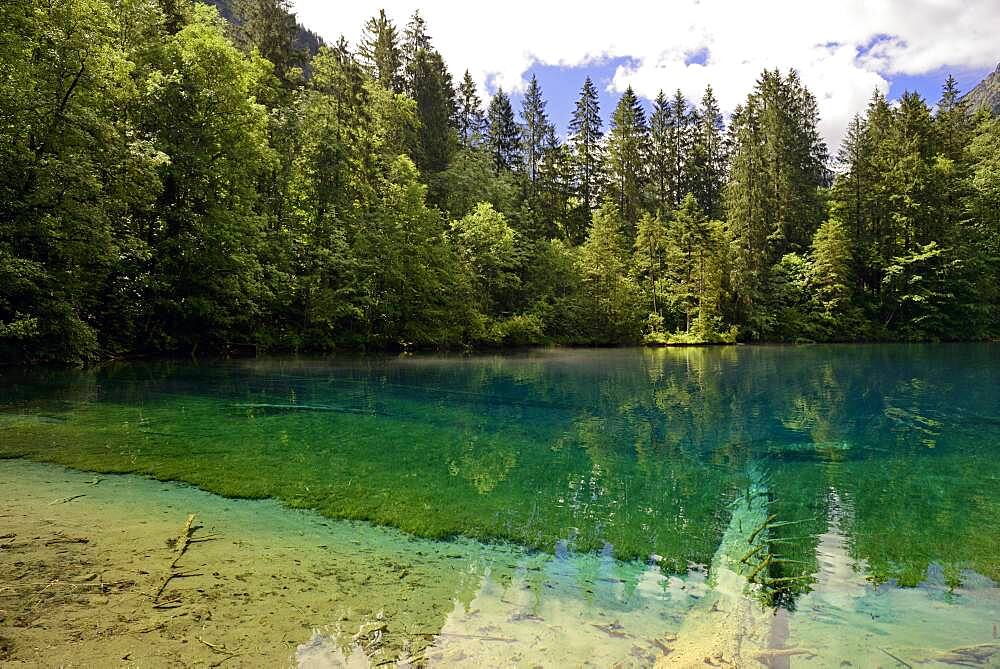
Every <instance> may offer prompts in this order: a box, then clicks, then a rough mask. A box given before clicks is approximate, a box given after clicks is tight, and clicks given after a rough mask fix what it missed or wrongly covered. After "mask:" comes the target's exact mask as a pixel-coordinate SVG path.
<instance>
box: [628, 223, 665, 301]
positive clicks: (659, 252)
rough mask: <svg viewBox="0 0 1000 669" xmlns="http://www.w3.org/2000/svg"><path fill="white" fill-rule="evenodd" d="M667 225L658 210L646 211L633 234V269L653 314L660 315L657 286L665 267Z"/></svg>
mask: <svg viewBox="0 0 1000 669" xmlns="http://www.w3.org/2000/svg"><path fill="white" fill-rule="evenodd" d="M667 241H668V235H667V225H666V223H665V222H664V221H663V218H662V216H661V214H660V212H657V213H656V215H655V216H654V215H653V214H650V213H649V212H646V213H644V214H643V215H642V217H641V218H640V219H639V224H638V226H637V227H636V234H635V256H634V263H635V270H636V275H637V276H638V279H639V283H640V285H641V286H643V287H644V288H645V290H647V291H648V293H649V299H650V306H651V307H652V312H651V313H653V314H656V315H657V316H659V315H660V310H661V306H660V303H659V299H658V296H657V287H658V285H659V283H660V282H661V281H662V280H663V277H664V275H665V273H666V268H667V248H668V244H667Z"/></svg>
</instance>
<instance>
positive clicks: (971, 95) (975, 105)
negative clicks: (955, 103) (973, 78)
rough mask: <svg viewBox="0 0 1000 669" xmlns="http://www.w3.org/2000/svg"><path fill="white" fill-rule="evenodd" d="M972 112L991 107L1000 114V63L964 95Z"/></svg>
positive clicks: (964, 100)
mask: <svg viewBox="0 0 1000 669" xmlns="http://www.w3.org/2000/svg"><path fill="white" fill-rule="evenodd" d="M962 102H964V103H965V104H966V106H967V107H968V109H969V113H970V114H974V113H976V112H977V111H979V110H980V109H989V110H990V111H992V112H993V114H994V115H1000V65H998V66H997V69H996V70H995V71H994V72H993V73H992V74H990V75H989V76H987V77H986V78H985V79H983V80H982V81H980V82H979V83H978V84H976V87H975V88H973V89H972V90H971V91H969V92H968V93H966V94H965V95H964V96H963V97H962Z"/></svg>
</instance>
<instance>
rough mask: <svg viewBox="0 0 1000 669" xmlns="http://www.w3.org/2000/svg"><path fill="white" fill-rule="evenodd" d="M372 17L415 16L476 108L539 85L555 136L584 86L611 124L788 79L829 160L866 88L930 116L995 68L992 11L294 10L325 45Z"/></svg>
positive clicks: (672, 2) (763, 1) (341, 5)
mask: <svg viewBox="0 0 1000 669" xmlns="http://www.w3.org/2000/svg"><path fill="white" fill-rule="evenodd" d="M380 7H384V8H385V10H386V13H387V15H388V16H389V17H390V18H391V19H393V20H394V21H395V22H396V24H397V25H398V26H399V27H400V30H402V27H403V26H404V25H405V24H406V22H407V20H408V18H409V16H410V15H411V14H412V13H413V11H414V10H415V9H419V10H420V12H421V14H422V15H423V17H424V19H425V20H426V23H427V26H428V29H429V32H430V34H431V37H432V39H433V43H434V45H435V46H436V47H437V48H438V50H440V51H441V53H442V54H443V55H444V57H445V60H446V62H447V63H448V66H449V68H450V69H451V70H452V73H453V74H454V75H455V77H456V79H457V78H459V77H461V75H462V73H463V72H464V71H465V70H466V69H468V70H469V71H470V72H471V74H472V75H473V78H474V79H475V80H476V81H477V82H478V83H479V85H480V87H481V91H482V93H483V95H484V96H489V95H490V94H491V93H492V92H494V91H495V90H496V86H498V85H502V86H503V87H504V90H506V91H507V92H508V93H510V94H512V97H513V98H514V102H515V109H519V107H520V92H521V91H523V90H524V86H525V85H526V83H527V81H528V79H529V78H530V76H531V74H532V73H534V74H536V75H537V76H538V79H539V82H540V84H541V86H542V90H543V92H544V94H545V97H546V99H547V100H548V111H549V114H550V117H551V118H552V119H553V121H554V122H555V123H556V125H557V127H558V129H559V131H560V134H565V132H566V124H567V122H568V119H569V115H570V113H571V111H572V108H573V104H574V102H575V100H576V98H577V95H578V93H579V90H580V87H581V85H582V84H583V80H584V78H585V77H586V76H587V75H588V74H589V75H590V76H591V77H592V78H593V79H594V81H595V83H596V84H597V86H598V88H599V90H600V91H601V107H602V111H603V112H604V115H605V119H607V116H608V115H609V114H610V112H611V110H612V109H613V107H614V105H615V103H616V102H617V100H618V97H619V96H620V94H621V92H622V91H624V90H625V88H626V87H627V86H632V87H633V88H634V89H635V91H636V92H637V93H638V94H639V95H640V96H641V97H642V98H644V99H646V100H647V101H648V100H650V99H652V98H653V97H655V95H656V92H657V91H658V90H659V89H660V88H663V89H664V90H665V91H666V92H667V93H668V94H669V93H670V92H671V91H673V90H675V89H677V88H680V89H681V90H682V91H683V92H684V94H685V95H686V96H687V97H688V98H689V99H694V100H696V99H698V98H700V97H701V94H702V92H703V91H704V88H705V85H706V84H711V85H712V87H713V89H714V90H715V93H716V96H717V97H718V99H719V101H720V103H721V106H722V109H723V112H725V113H728V112H730V111H731V110H732V109H733V108H734V107H735V106H736V105H737V104H739V103H740V102H741V101H742V100H744V99H745V98H746V95H747V93H748V92H749V91H750V89H751V88H752V87H753V84H754V81H755V80H756V78H757V76H758V75H759V74H760V72H761V70H762V69H764V68H775V67H778V68H780V69H782V70H786V69H788V68H791V67H794V68H795V69H796V70H798V71H799V74H800V76H801V77H802V80H803V81H804V82H805V84H806V85H807V86H809V88H810V90H812V91H813V93H814V94H815V95H816V97H817V101H818V104H819V109H820V115H821V124H820V130H821V132H822V133H823V135H824V137H825V138H826V139H827V142H828V143H829V144H830V145H831V149H832V151H836V148H837V146H838V145H839V142H840V139H841V137H842V136H843V132H844V129H845V128H846V125H847V123H848V122H849V120H850V118H851V116H853V115H854V114H855V113H857V112H860V111H863V110H864V108H865V105H866V104H867V101H868V100H869V99H870V97H871V94H872V91H873V90H875V89H878V90H881V91H882V92H884V93H886V94H887V95H888V96H889V97H890V98H896V97H898V96H899V95H900V94H901V93H902V92H903V91H904V90H908V89H909V90H916V91H917V92H919V93H920V94H921V95H923V96H924V97H925V98H926V99H927V100H928V101H929V102H930V103H932V104H933V103H934V102H936V101H937V99H938V97H939V93H940V87H941V84H942V83H943V81H944V78H945V76H947V74H948V73H949V72H951V73H953V74H954V75H955V76H956V78H957V79H958V81H959V84H960V86H961V88H963V89H964V90H968V89H969V88H971V87H972V86H974V85H975V83H976V82H978V81H979V80H980V79H982V77H984V76H985V75H986V74H987V73H989V72H991V71H992V70H993V69H994V68H996V65H997V62H998V61H1000V41H998V40H997V39H996V29H997V27H998V26H1000V0H835V1H833V2H831V1H830V0H757V1H756V2H750V1H747V0H633V1H632V2H629V3H627V4H623V5H607V4H602V5H591V4H588V3H586V2H583V1H582V0H575V1H574V2H572V3H570V2H561V1H558V0H556V1H548V2H539V1H538V0H506V2H504V3H475V4H471V5H470V4H464V5H462V4H456V3H454V2H453V1H448V0H425V1H424V2H419V3H418V2H414V1H413V0H385V1H384V2H337V1H335V0H293V9H294V11H296V13H297V14H298V17H299V21H300V22H301V23H302V24H303V25H305V26H307V27H308V28H310V29H312V30H314V31H316V32H317V33H319V34H320V35H322V36H323V37H324V38H325V39H326V40H327V41H334V40H336V39H337V38H338V37H339V36H340V35H344V36H345V37H347V39H348V40H349V41H351V42H356V41H357V40H358V38H359V37H360V35H361V30H362V26H363V25H364V23H365V21H366V20H367V19H368V18H369V17H371V16H373V15H375V14H377V13H378V10H379V8H380Z"/></svg>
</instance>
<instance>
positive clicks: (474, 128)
mask: <svg viewBox="0 0 1000 669" xmlns="http://www.w3.org/2000/svg"><path fill="white" fill-rule="evenodd" d="M457 104H458V122H457V125H458V138H459V141H460V142H461V143H462V146H463V147H465V148H466V149H471V148H474V147H476V146H478V145H479V142H480V141H481V140H482V137H483V133H484V131H485V128H486V118H485V117H484V116H483V101H482V100H481V99H480V98H479V93H478V91H477V90H476V84H475V82H474V81H473V80H472V75H471V74H469V71H468V70H466V71H465V75H464V76H463V77H462V83H461V84H459V86H458V103H457Z"/></svg>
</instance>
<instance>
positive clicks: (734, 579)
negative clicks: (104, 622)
mask: <svg viewBox="0 0 1000 669" xmlns="http://www.w3.org/2000/svg"><path fill="white" fill-rule="evenodd" d="M998 389H1000V345H996V344H961V345H957V344H956V345H878V346H874V345H873V346H853V345H852V346H846V345H845V346H799V347H778V346H729V347H712V348H670V349H607V350H584V349H571V350H564V349H551V350H550V349H545V350H532V351H526V352H519V353H510V354H502V355H500V354H498V355H469V356H463V355H404V356H398V357H395V356H394V357H383V356H376V357H352V356H343V357H330V358H322V359H318V358H263V359H255V360H227V361H217V362H197V363H196V362H183V361H156V362H132V363H122V364H110V365H105V366H102V367H99V368H95V369H88V370H65V369H60V370H55V369H35V370H28V371H25V370H5V371H4V372H3V374H2V376H0V458H8V459H15V458H16V459H24V460H29V461H34V462H38V463H52V464H56V465H63V466H66V467H70V468H73V469H75V470H82V471H86V472H98V473H103V474H126V475H131V476H125V477H115V478H114V479H113V480H114V481H119V480H121V481H125V480H129V481H139V480H144V479H138V478H137V477H136V476H135V475H141V476H144V477H149V478H151V479H155V480H159V481H171V482H177V483H182V484H187V485H189V486H191V487H193V488H197V489H200V491H204V492H206V493H213V494H215V495H218V496H221V497H222V498H230V499H238V500H247V501H244V502H232V501H225V502H224V503H225V504H228V505H229V506H232V505H234V504H245V505H251V504H260V502H252V501H249V500H274V501H276V502H278V503H280V504H279V505H278V506H277V507H275V508H274V509H271V507H267V508H269V509H271V511H268V512H267V513H263V512H261V513H262V515H261V517H262V518H272V517H273V518H280V517H281V516H282V514H296V513H299V514H301V513H303V512H306V514H307V515H308V516H309V517H310V518H315V519H318V520H317V522H319V521H320V520H322V519H334V520H335V521H336V522H335V523H333V524H332V525H331V524H330V523H329V522H324V524H322V525H316V527H326V528H329V530H326V529H324V530H316V531H317V532H326V531H330V532H346V533H347V534H348V535H349V536H351V537H353V539H352V541H357V542H358V544H357V545H364V546H368V547H369V548H370V550H371V552H370V553H369V554H368V555H370V556H371V557H370V559H369V558H358V561H357V563H356V565H355V567H354V569H356V570H360V571H361V572H364V571H365V569H366V566H365V564H366V562H365V561H366V560H368V563H369V567H368V568H370V570H371V571H372V573H373V574H377V572H378V571H379V570H380V569H382V567H379V566H378V565H379V564H381V563H380V562H379V558H380V557H384V556H387V555H399V554H400V553H410V552H413V553H415V554H420V555H424V556H429V557H427V559H426V564H425V567H426V569H425V571H424V573H423V576H421V577H420V579H418V580H421V581H424V582H423V583H417V584H415V586H414V587H424V588H429V587H430V586H431V585H433V588H434V593H435V594H434V595H433V597H430V595H428V597H429V599H428V600H427V601H426V602H425V603H424V604H422V605H421V607H416V608H414V609H413V610H411V611H408V612H407V613H406V614H405V616H406V620H405V624H404V623H403V621H402V618H401V619H400V622H399V623H398V624H396V625H394V624H393V623H392V622H390V623H388V624H387V626H386V634H387V636H391V635H392V634H395V635H396V637H395V638H396V640H397V644H396V645H392V644H389V645H388V646H385V647H384V648H382V649H381V650H380V652H382V653H383V654H384V655H385V656H386V657H388V658H389V659H394V658H395V657H398V656H399V653H400V652H402V651H401V650H400V649H402V648H404V646H405V648H406V649H407V651H406V652H409V653H413V657H417V654H418V653H420V655H419V657H418V659H417V660H414V663H415V665H420V664H422V663H426V664H432V665H433V664H439V665H444V666H448V665H461V664H468V663H472V664H480V665H482V664H487V665H490V664H493V665H496V666H500V665H502V664H504V663H505V662H508V661H510V658H513V657H516V658H519V660H518V662H519V663H520V664H523V665H526V666H531V665H533V664H538V665H542V666H574V665H581V666H582V665H584V664H587V663H592V664H593V665H594V666H610V665H611V664H614V663H616V662H617V663H619V665H620V666H651V665H653V664H654V663H656V662H659V663H660V664H661V665H665V666H686V665H685V663H686V662H689V661H690V662H694V661H695V660H698V661H701V660H703V659H704V658H706V657H707V658H717V659H719V661H722V660H727V661H731V660H736V661H741V662H751V661H752V662H754V663H756V664H755V665H748V666H775V667H776V666H790V665H791V666H817V667H821V666H833V667H838V666H859V667H861V666H887V667H888V666H912V665H915V664H917V663H920V664H921V666H954V665H956V664H959V665H965V666H998V662H1000V641H998V640H997V624H998V623H1000V593H998V588H997V587H996V583H997V582H998V581H1000V394H998ZM18 463H20V464H18ZM6 467H7V469H3V468H0V476H7V477H8V478H9V479H11V480H13V478H14V477H19V478H23V479H24V480H28V479H29V478H31V477H34V476H38V477H41V478H39V481H40V480H41V479H42V478H44V476H43V474H40V473H39V471H40V470H38V469H36V467H37V465H28V464H27V463H24V462H23V461H22V460H16V461H11V462H10V463H8V464H7V465H6ZM18 467H21V468H22V469H18ZM24 468H27V469H24ZM91 478H92V476H91ZM101 485H107V484H103V483H102V484H101ZM113 485H125V484H124V483H121V484H119V483H114V484H113ZM129 485H131V486H132V487H130V488H128V490H129V491H131V492H129V493H128V494H129V495H134V497H135V499H134V501H133V502H132V503H133V504H141V503H142V499H143V496H144V495H145V497H146V498H147V499H148V497H149V495H152V494H154V493H153V492H150V493H149V494H146V493H142V494H140V492H141V491H142V490H145V488H142V487H141V486H143V485H146V483H134V484H129ZM149 485H153V484H152V483H150V484H149ZM157 485H158V484H157ZM96 488H100V486H96ZM154 488H156V490H161V489H162V488H161V487H156V486H155V485H154ZM3 490H4V489H3V488H0V496H2V495H8V497H11V496H12V493H11V492H9V490H8V492H3ZM150 490H151V491H152V490H153V488H150ZM184 490H185V488H184V487H180V488H178V489H177V492H176V493H170V494H177V495H182V494H187V493H184V492H183V491H184ZM53 494H54V493H53ZM125 494H126V493H124V492H123V493H121V495H118V496H116V497H119V498H120V497H122V496H123V495H125ZM198 494H202V493H200V492H199V493H198ZM67 497H68V495H67ZM113 497H115V496H113ZM209 497H212V496H211V495H208V496H206V497H205V499H206V500H207V498H209ZM0 499H2V497H0ZM199 499H202V498H199ZM8 501H11V500H10V499H8ZM110 501H111V498H109V503H110ZM76 503H77V502H70V503H67V504H66V505H65V506H66V507H69V506H71V505H72V504H76ZM202 503H203V504H205V505H210V504H213V503H212V502H208V501H204V502H202ZM220 503H221V502H220ZM219 508H220V509H222V508H223V507H221V506H220V507H219ZM250 508H252V507H246V509H250ZM253 508H256V507H253ZM275 509H277V510H275ZM297 510H303V511H297ZM220 513H222V512H221V511H220ZM303 517H305V516H303ZM182 520H183V519H182ZM220 522H221V521H220ZM273 522H275V523H277V522H284V521H278V520H275V521H273ZM303 522H305V521H303ZM309 522H312V521H309ZM309 527H313V526H312V525H309ZM0 529H2V526H0ZM311 531H312V530H299V531H298V535H299V536H302V535H308V534H309V532H311ZM0 534H2V532H0ZM313 543H319V542H318V541H317V542H313ZM310 545H311V544H310ZM325 545H326V544H325ZM456 561H458V562H459V563H461V566H460V567H459V568H457V569H456V568H455V567H454V565H455V563H456ZM445 563H447V565H449V566H448V567H447V569H446V568H445V566H444V565H445ZM288 569H289V570H290V571H294V570H295V566H294V565H288ZM428 592H429V591H428ZM364 597H365V598H368V599H371V600H372V601H379V599H380V598H382V599H385V601H386V602H387V604H386V606H391V602H392V601H393V600H394V599H396V600H398V597H396V596H395V595H392V594H391V593H390V592H389V591H388V590H385V589H384V588H383V589H382V590H380V589H379V587H377V586H372V587H371V588H369V589H367V590H365V591H364ZM431 600H433V601H431ZM0 603H2V600H0ZM0 608H3V607H2V606H0ZM316 608H317V610H316V611H315V613H310V614H309V616H308V619H309V620H308V622H309V624H310V626H311V627H314V628H316V629H320V630H322V631H320V632H316V633H307V632H305V631H304V632H303V633H302V636H301V638H299V639H296V640H295V642H296V644H297V645H296V646H295V650H294V652H290V653H289V658H291V659H290V661H293V662H298V663H299V664H300V665H301V666H328V665H329V666H337V663H338V662H341V658H342V657H346V656H348V655H349V654H350V653H351V652H352V644H353V646H357V645H358V640H357V639H356V638H352V635H351V634H343V633H338V632H337V631H336V630H333V629H332V628H329V627H328V626H329V625H330V624H331V623H332V622H333V620H332V619H331V616H332V613H331V611H332V609H331V610H324V609H323V608H322V607H316ZM373 608H374V607H373ZM383 615H385V614H384V613H383ZM399 615H400V616H402V615H403V614H402V613H400V614H399ZM379 620H383V618H379ZM351 622H352V624H353V623H354V622H356V621H355V620H353V619H352V620H351ZM362 622H363V621H362ZM359 624H362V623H359ZM2 625H3V622H2V621H0V626H2ZM324 626H327V627H324ZM417 627H419V628H420V630H421V631H420V632H419V634H417V633H416V632H415V631H414V630H415V629H416V628H417ZM352 632H353V630H352ZM0 635H3V636H8V637H12V638H13V639H14V642H15V643H16V641H17V630H14V631H13V632H11V631H9V630H8V631H7V632H5V633H4V632H2V627H0ZM408 635H409V636H408ZM417 637H419V639H417ZM498 639H501V640H503V641H502V642H498V641H497V640H498ZM362 645H363V644H362ZM393 653H395V655H393ZM369 655H371V653H369ZM379 657H381V656H379ZM323 662H327V663H328V665H325V664H322V663H323ZM310 663H314V665H310ZM315 663H319V664H315Z"/></svg>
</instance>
